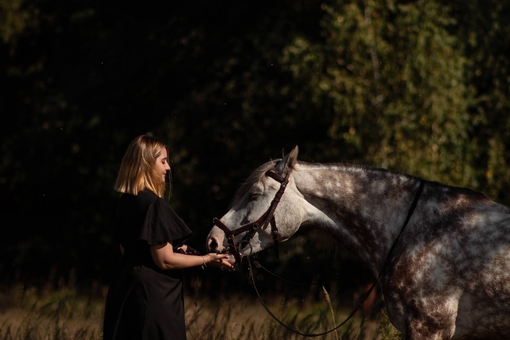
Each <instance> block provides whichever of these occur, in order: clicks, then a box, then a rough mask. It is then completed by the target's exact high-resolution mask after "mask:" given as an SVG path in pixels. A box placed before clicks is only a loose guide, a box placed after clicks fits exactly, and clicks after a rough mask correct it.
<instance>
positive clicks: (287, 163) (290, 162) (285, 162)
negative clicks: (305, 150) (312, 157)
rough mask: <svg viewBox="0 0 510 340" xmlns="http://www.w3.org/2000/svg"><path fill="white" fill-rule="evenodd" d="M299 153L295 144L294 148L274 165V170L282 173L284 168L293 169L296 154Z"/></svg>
mask: <svg viewBox="0 0 510 340" xmlns="http://www.w3.org/2000/svg"><path fill="white" fill-rule="evenodd" d="M298 153H299V148H298V146H297V145H296V146H295V147H294V149H292V151H291V152H290V153H288V154H287V155H286V156H285V157H283V159H282V160H281V161H279V162H278V163H277V164H276V166H275V171H276V172H277V173H279V174H280V175H283V172H284V170H285V168H289V169H294V166H295V165H296V163H297V156H298Z"/></svg>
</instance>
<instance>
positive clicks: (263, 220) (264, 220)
mask: <svg viewBox="0 0 510 340" xmlns="http://www.w3.org/2000/svg"><path fill="white" fill-rule="evenodd" d="M265 174H266V176H270V177H272V178H274V179H275V180H276V181H278V182H280V184H281V185H280V189H279V190H278V192H277V193H276V195H275V197H274V199H273V201H272V202H271V205H270V206H269V208H268V209H267V210H266V212H265V213H264V214H262V216H261V217H260V218H259V219H258V220H257V221H255V222H252V223H248V224H245V225H243V226H241V227H240V228H239V229H236V230H231V229H230V228H228V227H227V226H226V225H225V224H224V223H223V222H221V221H220V220H219V219H217V218H215V219H214V220H213V222H214V223H215V224H216V225H217V226H218V227H219V228H221V229H222V230H223V231H224V232H225V234H226V235H227V237H228V244H229V248H231V249H232V250H234V256H235V258H236V262H237V261H241V256H242V254H241V251H240V249H239V247H238V246H237V245H236V243H235V239H234V237H235V236H236V235H239V234H240V233H242V232H245V231H247V232H248V233H247V234H246V235H245V236H244V237H243V239H242V240H241V242H240V244H242V243H244V242H247V243H248V245H249V246H250V247H251V245H250V243H249V241H250V240H251V239H252V238H253V236H254V235H255V231H256V230H257V228H258V227H259V225H260V224H262V228H263V229H266V228H267V225H268V223H271V231H272V233H273V239H274V242H275V244H274V245H275V247H276V257H277V258H278V242H279V235H278V229H277V227H276V222H275V219H274V213H275V210H276V207H277V206H278V203H279V202H280V199H281V197H282V195H283V192H284V191H285V188H286V186H287V183H288V178H289V174H290V172H289V173H287V175H286V176H285V177H282V176H280V175H278V174H277V173H275V172H273V171H271V170H268V171H267V172H266V173H265ZM424 186H425V181H424V180H421V181H420V186H419V187H418V189H417V190H416V194H415V196H414V200H413V202H412V204H411V206H410V207H409V210H408V212H407V217H406V219H405V221H404V224H403V225H402V228H401V229H400V232H399V234H398V235H397V237H396V238H395V240H394V241H393V244H392V246H391V248H390V250H389V251H388V254H387V255H386V259H385V260H384V263H383V267H382V269H381V271H380V272H379V275H378V276H377V278H376V280H375V281H374V283H373V284H372V286H371V287H370V289H369V290H368V291H367V292H366V293H365V295H364V296H363V298H362V299H360V300H359V302H358V303H357V305H356V307H355V308H354V310H353V311H352V312H351V313H350V314H349V316H348V317H347V318H346V319H345V320H344V321H343V322H342V323H341V324H339V325H338V326H336V327H334V328H332V329H330V330H328V331H325V332H322V333H302V332H300V331H298V330H295V329H293V328H290V327H289V326H288V325H286V324H285V323H283V322H282V321H281V320H280V319H278V318H277V317H276V316H275V315H274V314H273V313H272V312H271V310H270V309H269V308H268V307H267V305H266V304H265V303H264V301H263V300H262V296H261V295H260V293H259V291H258V289H257V286H256V284H255V277H254V274H253V268H252V263H251V254H250V255H248V256H247V258H248V260H247V262H248V267H249V272H250V279H251V282H252V284H253V288H254V289H255V292H256V293H257V297H258V298H259V301H260V303H261V304H262V306H263V307H264V309H265V310H266V311H267V313H268V314H269V315H270V316H271V317H272V318H273V319H274V320H275V321H276V322H278V323H279V324H280V325H281V326H283V327H284V328H286V329H287V330H289V331H291V332H293V333H295V334H298V335H301V336H304V337H316V336H322V335H326V334H329V333H331V332H334V331H336V330H337V329H338V328H340V327H342V326H343V325H345V324H346V323H347V321H349V320H350V319H351V318H352V317H353V316H354V314H356V312H357V311H358V309H359V308H360V307H361V306H362V304H363V303H364V302H365V300H366V299H367V298H368V296H369V295H370V293H371V292H372V290H374V288H375V286H376V284H377V283H378V282H379V280H380V278H381V277H382V275H383V273H384V272H385V271H386V269H387V268H388V263H389V259H390V257H391V255H392V254H393V251H394V250H395V247H396V245H397V242H398V240H399V239H400V237H401V236H402V233H403V232H404V230H405V228H406V227H407V224H408V223H409V220H410V219H411V216H412V215H413V213H414V210H415V209H416V206H417V204H418V201H419V199H420V196H421V194H422V192H423V187H424ZM239 263H241V262H239ZM256 265H257V264H256ZM259 266H260V265H259ZM259 266H257V267H259ZM260 267H261V266H260ZM264 269H265V268H264ZM265 270H266V271H267V269H265ZM268 272H269V271H268ZM269 273H270V272H269ZM271 274H272V273H271ZM273 275H275V274H273ZM275 276H277V275H275ZM277 277H279V276H277ZM284 281H286V280H284Z"/></svg>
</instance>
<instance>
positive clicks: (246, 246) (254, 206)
mask: <svg viewBox="0 0 510 340" xmlns="http://www.w3.org/2000/svg"><path fill="white" fill-rule="evenodd" d="M297 155H298V147H297V146H296V147H295V148H294V149H293V150H292V151H291V152H290V153H289V154H287V155H286V156H285V157H284V158H283V159H281V160H276V161H270V162H267V163H265V164H263V165H262V166H260V167H259V168H258V169H257V170H255V171H254V172H253V173H252V174H251V175H250V176H249V177H248V179H247V180H246V182H245V183H244V184H243V185H242V186H241V187H240V188H239V190H238V191H237V194H236V196H235V198H234V201H233V203H232V207H231V208H230V210H229V211H228V212H227V213H226V214H225V215H223V217H221V218H220V219H216V220H215V225H214V226H213V228H212V229H211V231H210V233H209V236H208V237H207V248H208V251H210V252H229V253H231V254H232V255H234V257H233V260H234V259H235V260H237V261H239V260H240V257H241V256H243V255H250V254H253V253H257V252H259V251H261V250H263V249H265V248H267V247H269V246H271V245H273V244H276V245H277V243H278V242H282V241H285V240H287V239H288V238H289V237H291V236H292V235H293V234H294V233H295V232H296V231H297V229H298V228H299V226H300V224H301V222H302V220H303V216H301V215H302V213H301V212H300V210H299V204H298V201H299V200H300V199H302V197H301V196H300V194H299V192H298V191H297V189H296V185H295V183H294V180H293V176H292V172H293V171H294V169H295V165H296V162H297Z"/></svg>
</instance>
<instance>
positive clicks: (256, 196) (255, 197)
mask: <svg viewBox="0 0 510 340" xmlns="http://www.w3.org/2000/svg"><path fill="white" fill-rule="evenodd" d="M260 195H261V194H260V193H258V192H254V193H251V194H250V201H256V200H257V199H258V198H259V197H260Z"/></svg>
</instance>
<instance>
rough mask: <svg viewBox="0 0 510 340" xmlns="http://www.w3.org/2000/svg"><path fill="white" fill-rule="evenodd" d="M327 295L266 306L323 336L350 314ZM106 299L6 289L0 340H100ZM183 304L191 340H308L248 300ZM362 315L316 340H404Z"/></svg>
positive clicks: (67, 291)
mask: <svg viewBox="0 0 510 340" xmlns="http://www.w3.org/2000/svg"><path fill="white" fill-rule="evenodd" d="M323 292H324V296H323V297H324V300H323V301H317V302H309V303H306V304H303V303H302V302H300V301H296V300H286V299H284V298H281V297H272V298H271V297H267V301H266V303H267V305H268V308H270V310H271V311H272V312H273V313H274V314H275V315H276V316H277V317H278V318H280V319H281V320H282V321H283V322H284V323H285V324H288V325H290V326H291V327H292V328H293V329H297V330H299V331H300V332H303V333H321V332H324V331H326V330H329V329H331V328H334V327H335V326H336V325H338V324H340V322H342V321H343V320H344V319H345V318H346V317H347V315H348V314H349V313H350V310H348V309H345V308H339V307H338V306H335V303H334V302H333V301H331V299H330V297H329V294H328V292H327V291H326V290H325V289H324V288H323ZM103 295H104V293H102V294H101V293H99V294H98V293H96V294H83V293H82V294H80V293H79V292H77V291H76V289H71V288H65V287H64V288H60V289H58V290H47V289H46V290H41V289H37V288H33V287H32V288H27V287H24V286H22V285H16V286H12V287H8V288H5V289H3V290H2V291H1V292H0V340H96V339H102V334H101V326H102V318H103V308H104V296H103ZM265 299H266V298H265ZM185 304H186V324H187V327H188V340H220V339H221V340H264V339H268V340H269V339H271V340H272V339H289V340H298V339H308V338H306V337H303V336H300V335H296V334H295V333H293V332H291V331H289V330H287V329H286V328H284V327H282V326H281V325H279V324H278V323H277V322H276V321H274V320H273V319H272V318H271V316H270V315H269V314H268V313H267V312H266V310H264V308H263V306H262V305H261V303H260V302H259V301H258V300H254V299H252V298H248V297H245V296H230V297H222V298H217V299H214V300H211V299H208V298H204V297H200V296H196V295H195V296H189V295H186V296H185ZM358 314H359V313H358ZM358 314H356V315H355V317H354V318H353V319H352V321H350V322H348V323H347V324H346V325H344V326H342V327H341V328H339V329H338V330H336V331H334V332H331V333H328V334H327V335H323V336H319V337H313V339H325V340H339V339H349V340H354V339H356V340H366V339H380V340H391V339H399V338H400V336H399V334H398V332H397V331H396V330H395V329H394V328H393V327H392V326H391V324H390V323H389V321H388V319H387V317H386V315H385V314H384V313H380V314H379V315H378V316H377V317H376V318H373V319H363V318H362V317H361V316H359V315H358Z"/></svg>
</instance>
